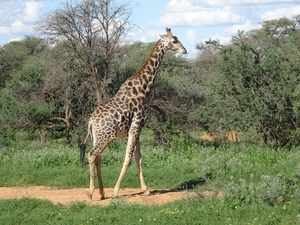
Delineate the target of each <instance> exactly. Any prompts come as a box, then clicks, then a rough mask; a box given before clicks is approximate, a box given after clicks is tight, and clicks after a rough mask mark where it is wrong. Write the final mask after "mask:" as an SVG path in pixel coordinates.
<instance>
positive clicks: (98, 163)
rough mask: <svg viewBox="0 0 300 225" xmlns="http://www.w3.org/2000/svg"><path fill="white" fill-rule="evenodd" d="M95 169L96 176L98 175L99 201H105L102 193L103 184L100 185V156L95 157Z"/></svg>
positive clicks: (104, 195)
mask: <svg viewBox="0 0 300 225" xmlns="http://www.w3.org/2000/svg"><path fill="white" fill-rule="evenodd" d="M95 162H96V169H97V175H98V183H99V193H100V196H101V197H100V199H106V197H107V196H106V194H105V193H104V191H103V183H102V176H101V163H102V155H97V157H96V161H95Z"/></svg>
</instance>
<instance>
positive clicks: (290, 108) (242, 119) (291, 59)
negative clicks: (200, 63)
mask: <svg viewBox="0 0 300 225" xmlns="http://www.w3.org/2000/svg"><path fill="white" fill-rule="evenodd" d="M297 26H298V25H297V21H287V19H279V20H275V21H266V22H264V23H263V26H262V28H261V29H259V30H253V31H250V32H248V33H245V32H239V33H238V35H237V36H234V37H233V38H232V42H231V44H229V45H220V44H218V43H216V42H212V41H210V42H207V44H208V45H210V46H211V47H213V48H214V49H215V51H217V52H218V56H217V57H216V58H215V63H216V65H217V68H218V72H217V79H215V80H214V83H210V84H211V91H210V92H208V93H207V95H206V103H207V105H206V107H207V108H206V111H205V112H207V114H208V115H210V118H211V121H214V122H213V123H212V124H215V126H220V127H222V128H223V129H225V130H240V131H244V132H246V131H247V130H249V129H251V128H253V129H255V130H256V132H257V134H259V136H260V139H261V141H262V143H264V144H265V145H266V146H268V147H275V148H282V147H284V146H292V145H294V146H297V145H298V138H299V116H298V114H299V113H298V109H299V108H298V106H299V104H298V102H299V101H300V95H299V94H298V91H297V87H298V86H299V84H300V78H299V72H300V65H299V64H298V63H296V61H297V59H299V56H300V51H299V48H298V40H299V37H300V33H299V29H298V28H297ZM201 116H203V117H204V118H207V116H205V113H203V114H202V115H201Z"/></svg>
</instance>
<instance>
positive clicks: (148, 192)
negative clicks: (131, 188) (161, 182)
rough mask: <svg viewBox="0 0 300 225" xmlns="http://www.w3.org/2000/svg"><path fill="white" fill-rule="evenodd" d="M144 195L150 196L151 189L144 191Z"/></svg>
mask: <svg viewBox="0 0 300 225" xmlns="http://www.w3.org/2000/svg"><path fill="white" fill-rule="evenodd" d="M143 195H144V196H149V195H151V193H150V191H148V190H147V191H145V192H144V194H143Z"/></svg>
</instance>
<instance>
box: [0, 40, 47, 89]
mask: <svg viewBox="0 0 300 225" xmlns="http://www.w3.org/2000/svg"><path fill="white" fill-rule="evenodd" d="M44 48H45V44H44V43H43V39H40V38H37V37H33V36H26V37H25V38H24V40H22V41H13V42H10V43H8V44H6V45H4V46H2V47H1V48H0V80H1V82H0V88H3V87H5V81H6V80H9V79H10V78H11V75H12V73H13V72H15V71H17V70H19V69H20V68H22V66H23V65H24V63H25V62H26V60H27V59H28V58H29V57H30V56H34V55H36V54H38V53H40V52H41V51H43V49H44Z"/></svg>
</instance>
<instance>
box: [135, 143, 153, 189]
mask: <svg viewBox="0 0 300 225" xmlns="http://www.w3.org/2000/svg"><path fill="white" fill-rule="evenodd" d="M134 155H135V162H136V165H137V168H138V170H139V176H140V181H141V189H142V191H144V195H150V192H149V190H148V187H147V185H146V183H145V180H144V175H143V169H142V155H141V151H140V143H139V141H137V143H136V145H135V150H134Z"/></svg>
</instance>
